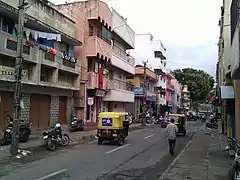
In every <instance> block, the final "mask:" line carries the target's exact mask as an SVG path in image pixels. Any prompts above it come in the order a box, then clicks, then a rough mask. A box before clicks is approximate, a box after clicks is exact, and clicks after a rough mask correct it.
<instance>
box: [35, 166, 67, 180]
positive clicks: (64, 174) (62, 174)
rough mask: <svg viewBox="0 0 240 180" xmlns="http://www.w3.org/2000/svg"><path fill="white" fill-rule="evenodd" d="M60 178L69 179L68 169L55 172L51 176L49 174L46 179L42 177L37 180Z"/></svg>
mask: <svg viewBox="0 0 240 180" xmlns="http://www.w3.org/2000/svg"><path fill="white" fill-rule="evenodd" d="M60 177H69V173H68V170H67V169H61V170H59V171H56V172H53V173H51V174H48V175H46V176H44V177H41V178H39V179H37V180H50V179H53V178H56V179H60Z"/></svg>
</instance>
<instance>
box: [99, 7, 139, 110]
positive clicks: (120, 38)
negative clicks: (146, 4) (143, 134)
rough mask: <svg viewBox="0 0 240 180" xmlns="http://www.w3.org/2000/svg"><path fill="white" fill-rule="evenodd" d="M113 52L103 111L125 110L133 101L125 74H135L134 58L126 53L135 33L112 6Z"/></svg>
mask: <svg viewBox="0 0 240 180" xmlns="http://www.w3.org/2000/svg"><path fill="white" fill-rule="evenodd" d="M112 26H113V30H112V42H113V52H112V59H111V62H110V66H109V83H108V90H107V93H106V95H105V97H104V99H103V101H104V107H105V109H104V111H121V112H122V111H126V107H127V106H128V103H130V104H133V103H134V93H133V92H132V91H131V88H129V87H128V86H127V83H126V81H127V79H126V77H127V76H133V75H134V74H135V67H134V65H135V62H134V58H133V57H132V56H130V54H129V53H126V51H127V50H129V49H134V44H135V33H134V31H133V30H132V29H131V28H130V26H129V25H128V24H127V22H126V20H125V19H124V18H123V17H122V16H121V15H120V14H118V13H117V12H116V11H115V10H114V9H113V8H112Z"/></svg>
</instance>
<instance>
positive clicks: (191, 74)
mask: <svg viewBox="0 0 240 180" xmlns="http://www.w3.org/2000/svg"><path fill="white" fill-rule="evenodd" d="M174 74H175V77H176V79H177V80H178V81H179V82H180V83H181V84H182V85H188V89H189V91H190V97H191V99H192V100H193V101H203V100H205V99H206V98H207V97H208V95H209V93H210V91H211V90H212V89H213V86H214V79H213V77H212V76H210V75H209V74H208V73H207V72H204V71H203V70H198V69H192V68H184V69H176V70H174Z"/></svg>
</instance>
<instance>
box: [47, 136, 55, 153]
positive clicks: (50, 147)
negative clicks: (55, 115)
mask: <svg viewBox="0 0 240 180" xmlns="http://www.w3.org/2000/svg"><path fill="white" fill-rule="evenodd" d="M47 148H48V149H49V150H50V151H54V150H55V149H56V144H55V143H53V142H52V139H51V138H48V139H47Z"/></svg>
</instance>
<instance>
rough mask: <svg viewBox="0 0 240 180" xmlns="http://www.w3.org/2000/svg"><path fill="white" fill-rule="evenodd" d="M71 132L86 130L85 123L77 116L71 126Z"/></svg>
mask: <svg viewBox="0 0 240 180" xmlns="http://www.w3.org/2000/svg"><path fill="white" fill-rule="evenodd" d="M69 129H70V131H72V132H73V131H83V130H84V121H83V120H82V119H78V118H77V116H74V117H73V119H72V120H71V122H70V126H69Z"/></svg>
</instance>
